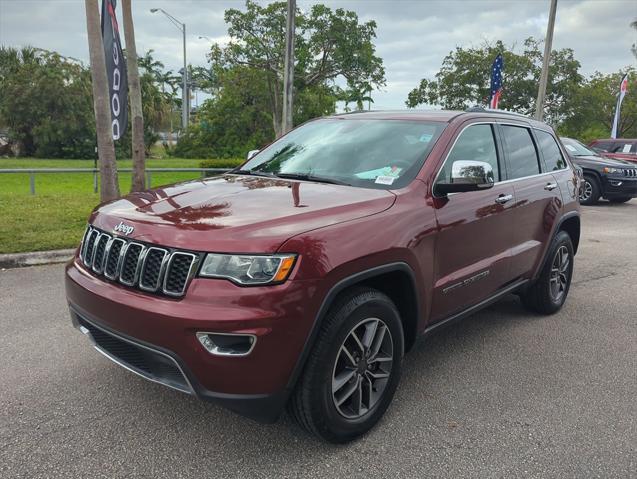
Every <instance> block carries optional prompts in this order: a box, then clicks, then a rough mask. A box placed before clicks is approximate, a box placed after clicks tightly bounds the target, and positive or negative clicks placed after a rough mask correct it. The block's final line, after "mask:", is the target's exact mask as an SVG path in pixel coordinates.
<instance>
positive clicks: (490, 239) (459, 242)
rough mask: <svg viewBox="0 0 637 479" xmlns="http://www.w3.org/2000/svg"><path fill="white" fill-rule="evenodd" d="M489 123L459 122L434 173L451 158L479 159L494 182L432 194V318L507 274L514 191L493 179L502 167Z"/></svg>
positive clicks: (474, 298) (489, 290) (487, 290)
mask: <svg viewBox="0 0 637 479" xmlns="http://www.w3.org/2000/svg"><path fill="white" fill-rule="evenodd" d="M494 128H495V125H493V124H488V123H480V124H473V125H470V126H467V127H465V128H464V129H463V130H462V131H461V133H460V134H459V136H458V137H457V140H456V142H455V144H454V145H453V147H452V149H451V151H450V152H449V154H448V156H447V158H446V160H445V162H444V164H443V166H442V168H441V171H440V173H439V175H438V179H442V178H446V179H449V178H448V176H449V175H450V174H451V164H452V163H453V162H454V161H458V160H477V161H484V162H487V163H489V164H491V166H492V167H493V171H494V175H495V181H496V184H495V186H493V188H490V189H487V190H484V191H472V192H467V193H455V194H449V195H448V196H447V197H444V198H437V199H436V200H435V204H436V209H435V211H436V220H437V226H438V233H437V238H436V254H435V256H434V257H435V265H434V291H433V293H434V294H433V300H432V306H431V308H432V309H431V320H432V322H436V321H439V320H443V319H445V318H447V317H449V316H451V315H453V314H454V313H456V312H459V311H461V310H463V309H466V308H467V307H468V306H471V305H474V304H477V303H479V302H480V301H482V300H483V299H486V298H488V297H489V296H491V295H492V294H494V293H495V292H496V291H497V290H498V289H500V288H501V287H503V286H504V285H506V283H507V282H509V280H510V275H511V272H510V254H511V253H510V250H511V242H512V237H513V229H512V225H513V221H514V213H513V205H514V204H515V198H514V194H515V193H514V190H513V186H512V185H511V184H510V183H498V182H499V181H500V180H501V179H502V178H503V176H504V173H503V171H502V167H501V165H502V164H503V162H502V159H501V153H500V151H499V149H498V147H497V142H496V140H495V138H496V136H495V129H494Z"/></svg>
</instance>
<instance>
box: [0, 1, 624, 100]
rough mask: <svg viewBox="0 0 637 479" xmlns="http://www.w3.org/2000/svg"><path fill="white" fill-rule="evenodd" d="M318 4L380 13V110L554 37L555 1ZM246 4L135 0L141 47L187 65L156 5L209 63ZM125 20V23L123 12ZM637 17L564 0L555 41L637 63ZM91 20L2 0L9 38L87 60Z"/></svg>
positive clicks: (194, 56) (3, 28) (588, 63)
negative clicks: (454, 58) (447, 65)
mask: <svg viewBox="0 0 637 479" xmlns="http://www.w3.org/2000/svg"><path fill="white" fill-rule="evenodd" d="M261 3H267V2H265V1H262V2H261ZM313 3H324V4H327V5H329V6H330V7H332V8H337V7H343V8H346V9H349V10H354V11H356V12H357V13H358V15H359V17H360V19H361V20H362V21H366V20H369V19H374V20H376V22H377V24H378V28H377V41H376V47H377V54H378V55H379V56H381V57H382V58H383V61H384V65H385V69H386V77H387V86H386V87H385V88H384V89H383V91H381V92H374V94H373V97H374V99H375V103H374V108H378V109H383V108H404V106H405V105H404V102H405V100H406V98H407V94H408V92H409V91H410V90H411V89H412V88H415V87H416V86H418V84H419V82H420V79H421V78H423V77H429V78H431V77H433V75H434V74H435V73H436V72H437V71H438V69H439V67H440V65H441V63H442V59H443V58H444V56H445V55H446V54H447V53H449V52H450V51H451V50H452V49H454V48H455V47H456V46H465V47H466V46H470V45H475V46H479V45H480V44H481V43H482V42H483V41H484V40H489V41H494V40H497V39H501V40H503V41H504V42H505V43H506V44H509V45H510V44H517V45H521V44H522V42H523V40H524V39H525V38H526V37H529V36H535V37H536V38H544V35H545V33H546V23H547V17H548V8H549V0H447V1H433V0H432V1H429V0H393V1H392V0H323V1H322V2H313V1H309V0H297V4H298V6H299V7H300V8H302V9H306V8H308V7H309V6H310V5H312V4H313ZM243 6H244V2H243V1H242V0H236V1H233V0H171V1H168V0H133V16H134V20H135V30H136V32H135V33H136V36H137V50H138V52H140V53H142V52H144V51H146V50H148V49H151V48H152V49H153V50H155V57H156V58H157V59H158V60H161V61H162V62H164V64H165V65H166V67H167V68H169V69H172V70H174V71H176V70H178V69H179V68H180V65H181V64H182V63H183V61H182V56H181V55H182V53H181V52H182V44H181V34H180V32H179V31H178V30H177V28H175V27H174V26H173V25H172V24H171V23H170V22H169V21H168V19H166V18H165V17H163V16H162V15H160V14H151V13H150V11H149V10H150V8H153V7H159V8H164V9H165V10H167V11H168V12H170V13H171V14H172V15H173V16H175V17H177V18H178V19H180V20H181V21H183V22H185V23H186V26H187V32H188V36H187V49H188V57H189V63H192V64H195V65H204V64H205V62H206V59H205V54H206V52H207V51H208V47H209V44H210V42H209V41H208V40H205V39H204V40H200V39H199V38H198V37H199V36H200V35H206V36H208V37H210V38H212V39H214V40H216V41H220V42H223V41H225V40H227V36H226V35H227V27H226V25H225V24H224V21H223V12H224V10H225V9H226V8H229V7H233V8H243ZM118 10H119V6H118ZM118 18H119V19H120V22H121V11H119V13H118ZM635 19H637V0H558V7H557V20H556V26H555V36H554V40H553V47H554V48H564V47H570V48H573V49H574V50H575V57H576V58H577V59H578V60H579V61H580V62H581V64H582V68H581V72H582V73H584V74H589V73H592V72H594V71H595V70H599V71H601V72H605V73H610V72H615V71H617V70H619V69H621V68H623V67H626V66H628V65H635V64H636V61H635V57H634V56H633V55H632V53H631V51H630V46H631V44H632V43H635V42H637V32H636V31H635V30H634V29H631V28H630V27H629V24H630V22H631V21H633V20H635ZM85 22H86V20H85V13H84V1H82V0H0V44H2V45H5V46H22V45H32V46H35V47H41V48H46V49H49V50H55V51H58V52H59V53H61V54H62V55H65V56H71V57H75V58H78V59H80V60H83V61H86V62H87V60H88V48H87V40H86V23H85ZM122 41H123V39H122ZM505 75H506V70H505Z"/></svg>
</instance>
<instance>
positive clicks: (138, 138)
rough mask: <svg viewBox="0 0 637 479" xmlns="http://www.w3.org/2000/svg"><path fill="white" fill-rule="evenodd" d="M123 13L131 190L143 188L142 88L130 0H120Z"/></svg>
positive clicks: (144, 152) (144, 158)
mask: <svg viewBox="0 0 637 479" xmlns="http://www.w3.org/2000/svg"><path fill="white" fill-rule="evenodd" d="M122 11H123V13H124V38H125V39H126V56H127V57H128V58H127V60H128V88H129V91H130V93H129V94H130V106H131V116H132V117H133V121H132V126H133V145H132V146H133V178H132V183H131V191H142V190H144V189H145V181H144V178H145V176H144V173H145V162H146V151H145V149H146V145H145V144H144V114H143V112H142V90H141V86H140V84H139V68H138V65H137V49H136V46H135V28H134V26H133V14H132V12H131V0H122Z"/></svg>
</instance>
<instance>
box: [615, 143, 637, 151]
mask: <svg viewBox="0 0 637 479" xmlns="http://www.w3.org/2000/svg"><path fill="white" fill-rule="evenodd" d="M612 152H613V153H634V152H635V145H633V144H632V143H628V142H618V143H615V145H614V146H613V149H612Z"/></svg>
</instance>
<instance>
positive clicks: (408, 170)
mask: <svg viewBox="0 0 637 479" xmlns="http://www.w3.org/2000/svg"><path fill="white" fill-rule="evenodd" d="M445 126H446V123H440V122H424V121H403V120H370V119H338V118H331V119H321V120H316V121H312V122H310V123H307V124H305V125H303V126H301V127H299V128H297V129H295V130H293V131H291V132H290V133H289V134H287V135H286V136H284V137H283V138H281V139H279V140H278V141H275V142H274V143H272V144H271V145H270V146H269V147H267V148H266V149H265V150H263V151H262V152H260V153H259V154H257V155H256V156H255V157H253V158H252V159H250V160H249V161H248V162H247V163H245V164H244V165H243V166H242V167H241V169H240V170H238V171H235V172H236V173H244V174H257V175H266V176H280V177H283V178H286V177H287V178H298V179H308V180H312V181H319V182H326V183H342V184H347V185H352V186H362V187H367V188H384V189H389V188H400V187H403V186H405V185H407V184H408V183H409V182H410V181H411V180H413V179H414V178H415V176H416V175H417V174H418V171H419V170H420V168H421V166H422V165H423V163H424V161H425V158H426V157H427V155H428V154H429V152H430V151H431V149H432V147H433V145H434V143H435V142H436V140H437V139H438V136H439V135H440V133H441V132H442V130H443V129H444V127H445Z"/></svg>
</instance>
